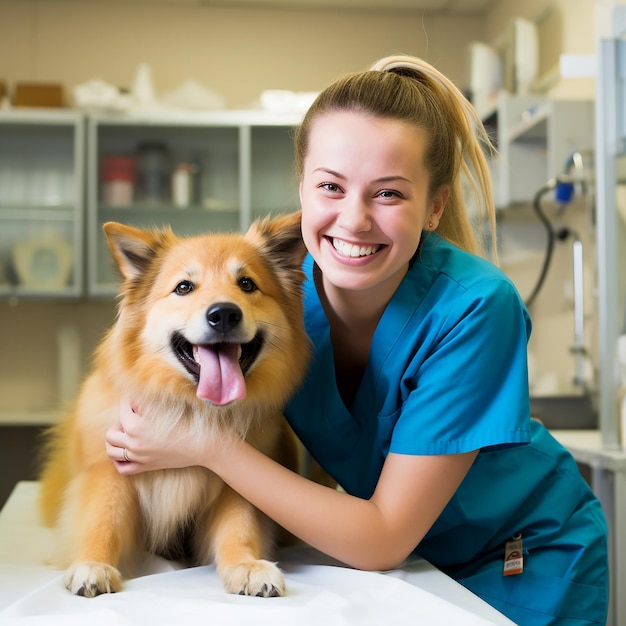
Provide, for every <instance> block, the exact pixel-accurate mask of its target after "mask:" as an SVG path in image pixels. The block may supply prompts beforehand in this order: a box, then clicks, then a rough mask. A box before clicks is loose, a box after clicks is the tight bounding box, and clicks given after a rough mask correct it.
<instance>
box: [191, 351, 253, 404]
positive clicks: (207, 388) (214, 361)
mask: <svg viewBox="0 0 626 626" xmlns="http://www.w3.org/2000/svg"><path fill="white" fill-rule="evenodd" d="M198 358H199V360H200V382H199V383H198V390H197V392H196V393H197V394H198V397H200V398H203V399H205V400H209V401H210V402H212V403H213V404H220V405H222V404H228V403H229V402H234V401H235V400H239V399H241V398H243V397H245V395H246V383H245V381H244V379H243V373H242V372H241V367H240V366H239V346H238V345H237V344H220V345H219V346H218V347H217V348H211V347H207V346H198Z"/></svg>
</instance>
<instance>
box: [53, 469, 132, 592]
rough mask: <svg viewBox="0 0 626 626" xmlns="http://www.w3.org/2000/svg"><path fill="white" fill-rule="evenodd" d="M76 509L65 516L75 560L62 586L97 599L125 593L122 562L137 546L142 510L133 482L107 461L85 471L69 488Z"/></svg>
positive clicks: (66, 529)
mask: <svg viewBox="0 0 626 626" xmlns="http://www.w3.org/2000/svg"><path fill="white" fill-rule="evenodd" d="M71 488H72V489H75V490H76V493H75V494H74V496H75V497H72V498H70V499H69V500H70V501H72V502H74V503H75V506H76V510H74V511H70V510H68V511H66V514H67V517H66V518H65V520H62V521H67V520H73V521H72V522H71V523H70V524H69V525H66V527H65V532H66V533H68V532H69V533H72V534H73V537H72V540H73V542H74V545H75V551H74V561H73V563H72V564H71V565H70V567H69V568H68V569H67V570H66V572H65V576H64V579H63V582H64V583H65V586H66V587H67V588H68V589H69V590H70V591H71V592H72V593H73V594H76V595H79V596H85V597H89V598H92V597H95V596H97V595H100V594H103V593H115V592H117V591H120V590H121V588H122V576H121V574H120V572H119V570H118V567H119V562H120V557H121V555H122V554H123V553H124V552H125V551H127V550H128V549H129V547H130V545H131V544H132V543H134V541H135V533H136V528H137V523H138V515H139V513H138V505H137V498H136V495H135V491H134V489H133V488H132V484H131V480H130V479H129V478H125V477H122V476H120V475H119V474H118V473H117V471H116V470H115V468H114V466H113V464H112V463H110V462H109V461H106V462H102V463H100V464H97V465H94V466H92V467H90V468H89V470H87V471H85V472H83V473H82V474H81V475H80V476H79V477H78V478H77V480H76V481H75V483H74V484H73V485H72V487H71Z"/></svg>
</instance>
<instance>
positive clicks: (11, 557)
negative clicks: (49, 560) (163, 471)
mask: <svg viewBox="0 0 626 626" xmlns="http://www.w3.org/2000/svg"><path fill="white" fill-rule="evenodd" d="M37 488H38V485H37V483H35V482H21V483H19V484H18V485H17V486H16V488H15V490H14V491H13V493H12V494H11V496H10V498H9V500H8V501H7V503H6V505H5V507H4V508H3V509H2V511H1V512H0V623H1V624H2V625H3V626H9V625H11V626H13V625H15V626H17V625H23V626H25V625H26V624H28V626H37V625H39V624H42V625H44V624H45V626H50V625H51V624H56V623H58V624H63V626H73V625H74V624H76V625H77V626H78V625H79V624H80V625H81V626H84V624H86V623H88V624H89V626H99V625H100V624H102V626H114V625H115V624H122V625H126V624H129V625H130V624H135V625H136V624H146V623H149V624H150V625H151V626H157V625H159V624H167V625H168V626H170V625H171V624H176V623H180V624H184V625H185V626H194V625H195V624H198V625H200V624H202V626H206V624H216V625H218V624H219V626H223V625H228V626H231V625H232V626H238V625H242V626H243V625H245V626H248V625H249V624H254V625H255V626H263V625H264V624H267V625H268V626H270V625H271V626H283V625H284V626H293V625H294V624H297V625H298V626H317V625H320V624H323V625H324V626H334V625H341V626H344V625H345V626H349V625H351V624H354V625H355V626H356V625H358V626H368V625H372V626H375V625H376V626H379V625H380V624H384V623H389V624H394V625H395V624H405V623H406V624H411V625H412V624H420V626H449V625H450V624H463V625H464V626H489V625H502V626H511V625H512V624H513V622H511V621H510V620H508V619H507V618H506V617H504V616H503V615H501V614H500V613H499V612H497V611H496V610H495V609H493V608H492V607H491V606H489V605H488V604H486V603H485V602H483V601H482V600H480V599H479V598H478V597H476V596H475V595H473V594H472V593H470V592H469V591H468V590H467V589H465V588H464V587H462V586H461V585H459V584H458V583H456V582H455V581H453V580H452V579H450V578H449V577H447V576H446V575H445V574H443V573H441V572H440V571H438V570H437V569H436V568H434V567H433V566H432V565H430V564H429V563H427V562H426V561H424V560H422V559H411V560H410V561H408V562H407V563H406V564H405V565H404V566H403V567H402V568H400V569H398V570H393V571H391V572H385V573H377V572H362V571H358V570H353V569H350V568H346V567H341V566H339V565H338V564H337V563H335V562H333V561H332V560H330V559H327V558H326V557H324V556H323V555H321V554H320V553H318V552H316V551H314V550H312V549H311V548H308V547H300V548H291V549H289V550H283V551H281V552H280V553H279V555H278V557H279V564H280V566H281V568H282V569H283V571H284V573H285V579H286V584H287V589H288V593H287V595H286V596H285V597H283V598H250V597H245V596H233V595H229V594H227V593H225V592H224V590H223V588H222V585H221V583H220V581H219V580H218V578H217V575H216V573H215V567H214V566H205V567H196V568H187V569H184V568H181V567H180V566H179V565H178V564H176V563H172V562H169V561H165V560H164V559H160V558H156V557H146V561H145V563H144V566H143V571H142V573H141V575H140V576H139V577H137V578H135V579H133V580H129V581H126V583H125V587H124V590H123V591H122V592H121V593H117V594H110V595H109V594H106V595H102V596H98V597H97V598H92V599H87V598H81V597H77V596H73V595H71V594H70V593H69V592H68V591H67V590H66V589H65V588H64V587H63V584H62V581H61V578H62V572H60V571H58V570H54V569H51V568H49V567H46V566H45V564H44V563H45V558H46V554H49V552H50V549H51V547H52V546H53V543H54V534H53V532H52V531H51V530H49V529H47V528H44V527H42V526H41V525H40V524H39V523H38V521H37V515H36V498H37Z"/></svg>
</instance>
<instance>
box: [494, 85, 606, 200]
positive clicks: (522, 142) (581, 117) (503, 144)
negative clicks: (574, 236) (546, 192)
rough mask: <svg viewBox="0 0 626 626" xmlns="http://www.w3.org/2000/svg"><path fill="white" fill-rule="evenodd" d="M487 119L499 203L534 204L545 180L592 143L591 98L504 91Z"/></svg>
mask: <svg viewBox="0 0 626 626" xmlns="http://www.w3.org/2000/svg"><path fill="white" fill-rule="evenodd" d="M483 121H484V123H485V127H486V128H487V129H488V130H490V129H491V132H492V133H493V132H494V131H493V129H494V128H495V133H496V141H495V143H496V144H497V148H498V154H497V156H496V157H495V158H494V159H492V162H491V171H492V177H493V180H494V189H495V201H496V207H497V208H498V209H502V208H505V207H508V206H515V205H520V204H528V205H529V204H531V202H532V199H533V197H534V195H535V193H536V192H537V191H538V190H539V189H540V188H541V187H542V186H543V185H544V184H545V182H546V181H548V180H549V179H551V178H554V177H556V176H558V175H559V174H561V173H562V172H563V170H564V169H565V164H566V162H567V160H568V158H569V156H570V155H571V154H572V152H575V151H586V150H589V149H591V148H593V145H594V107H593V103H592V102H587V101H577V100H550V99H545V98H539V97H538V96H523V97H516V96H509V95H508V94H505V93H502V94H500V97H499V98H498V105H497V112H496V114H495V115H493V114H491V115H490V117H489V118H488V119H484V120H483Z"/></svg>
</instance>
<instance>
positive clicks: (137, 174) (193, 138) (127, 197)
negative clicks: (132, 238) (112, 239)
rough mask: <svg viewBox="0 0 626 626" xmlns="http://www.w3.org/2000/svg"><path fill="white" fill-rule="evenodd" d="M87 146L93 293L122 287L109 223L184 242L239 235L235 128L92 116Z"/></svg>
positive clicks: (90, 258)
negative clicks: (160, 230)
mask: <svg viewBox="0 0 626 626" xmlns="http://www.w3.org/2000/svg"><path fill="white" fill-rule="evenodd" d="M89 139H90V145H89V147H90V160H89V186H88V188H89V193H88V196H89V217H90V219H89V232H88V242H89V261H90V272H89V291H90V293H92V294H101V295H102V294H110V293H112V292H114V291H115V290H116V287H117V276H116V273H115V271H114V268H113V263H112V261H111V254H110V251H109V248H108V245H107V243H106V239H105V237H104V234H103V232H102V225H103V224H104V223H105V222H108V221H115V222H122V223H125V224H129V225H133V226H138V227H141V228H151V227H162V226H170V227H171V228H172V229H173V230H174V232H176V233H177V234H179V235H190V234H197V233H199V232H203V231H208V230H211V231H225V230H235V229H239V227H240V206H241V200H240V175H239V171H240V168H239V161H240V153H239V149H240V148H239V146H240V141H239V128H238V127H237V126H236V125H232V124H231V125H224V126H216V125H207V124H192V123H185V122H184V121H179V120H171V119H167V118H164V119H152V118H150V119H148V120H137V119H133V118H110V117H92V118H91V119H90V123H89Z"/></svg>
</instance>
